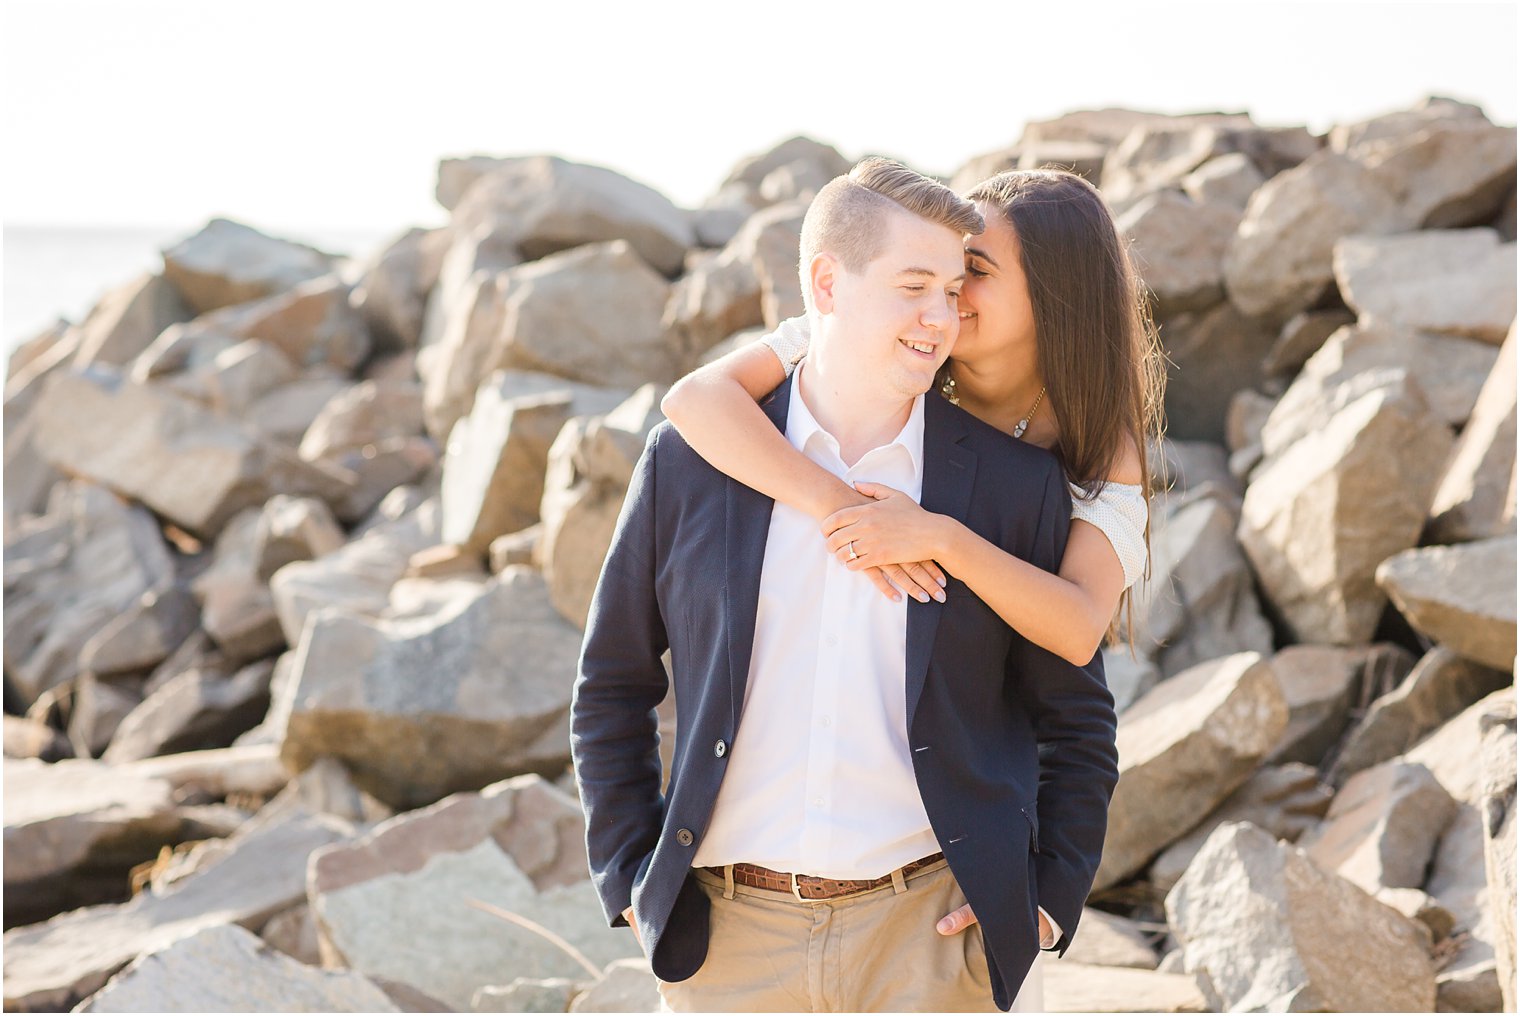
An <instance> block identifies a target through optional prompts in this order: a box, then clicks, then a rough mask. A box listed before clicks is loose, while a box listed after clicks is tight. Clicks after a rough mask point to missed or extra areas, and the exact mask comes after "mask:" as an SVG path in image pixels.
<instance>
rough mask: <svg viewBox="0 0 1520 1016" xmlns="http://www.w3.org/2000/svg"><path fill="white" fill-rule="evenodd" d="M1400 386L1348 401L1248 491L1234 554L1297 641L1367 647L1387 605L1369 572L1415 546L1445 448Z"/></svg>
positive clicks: (1445, 433) (1435, 422)
mask: <svg viewBox="0 0 1520 1016" xmlns="http://www.w3.org/2000/svg"><path fill="white" fill-rule="evenodd" d="M1398 380H1399V381H1400V382H1401V383H1398V384H1389V385H1387V386H1384V387H1380V388H1374V389H1372V390H1370V391H1367V392H1365V393H1364V394H1361V395H1360V396H1357V397H1354V398H1351V399H1349V401H1347V403H1346V404H1345V405H1344V406H1343V407H1342V408H1340V409H1339V410H1338V411H1337V412H1335V413H1334V415H1333V416H1331V417H1330V420H1329V422H1328V423H1327V424H1326V425H1325V427H1324V428H1323V429H1321V430H1320V431H1319V432H1317V433H1315V434H1312V435H1309V436H1307V437H1304V438H1302V439H1301V440H1299V441H1297V442H1295V443H1294V444H1293V445H1291V446H1290V447H1289V448H1287V449H1286V450H1285V451H1283V452H1282V453H1281V454H1279V455H1277V456H1276V457H1275V458H1273V459H1271V460H1269V463H1268V464H1267V465H1266V466H1265V467H1264V468H1262V469H1260V470H1258V471H1257V472H1256V473H1254V474H1253V475H1252V478H1251V483H1250V484H1249V486H1247V488H1246V496H1245V502H1244V505H1243V507H1242V509H1241V519H1240V528H1239V530H1238V535H1239V537H1240V543H1241V546H1242V547H1243V548H1244V550H1245V552H1246V555H1247V557H1249V558H1250V560H1251V563H1252V565H1254V566H1255V569H1256V575H1257V578H1258V579H1259V580H1260V582H1261V585H1262V588H1263V589H1264V590H1265V592H1266V594H1267V597H1268V598H1269V600H1270V601H1271V602H1272V605H1273V606H1274V607H1275V608H1276V609H1277V610H1278V611H1279V612H1280V613H1281V615H1282V616H1283V618H1284V620H1285V622H1286V625H1287V627H1288V629H1289V631H1290V633H1291V635H1292V637H1293V638H1295V639H1297V640H1299V641H1308V642H1322V643H1331V644H1357V643H1362V642H1366V641H1367V640H1368V639H1370V638H1371V636H1372V633H1373V630H1374V629H1375V628H1376V626H1377V622H1378V617H1379V615H1380V614H1381V613H1382V611H1383V607H1384V605H1385V602H1386V600H1385V594H1384V593H1383V591H1382V590H1381V589H1380V588H1379V587H1378V585H1377V584H1376V583H1375V582H1374V572H1375V571H1376V569H1377V567H1378V566H1379V565H1380V564H1381V563H1382V562H1383V561H1384V560H1386V559H1387V558H1388V557H1389V556H1390V555H1392V554H1396V553H1398V552H1399V551H1401V550H1405V549H1408V548H1410V547H1412V546H1414V545H1415V542H1416V541H1417V540H1418V539H1419V535H1420V528H1421V526H1422V525H1423V523H1424V520H1425V511H1426V508H1427V506H1428V505H1429V503H1430V494H1431V490H1432V488H1433V486H1434V480H1435V477H1436V474H1437V472H1438V470H1439V469H1440V463H1441V462H1442V461H1444V460H1445V458H1446V456H1447V454H1448V452H1449V451H1450V448H1451V444H1452V437H1451V432H1450V431H1449V430H1447V429H1446V427H1445V426H1444V425H1443V424H1442V423H1441V421H1440V420H1439V419H1438V418H1437V417H1436V416H1435V415H1434V414H1433V413H1432V412H1431V410H1430V409H1429V408H1428V407H1427V405H1426V404H1425V403H1424V401H1423V399H1422V398H1421V397H1420V394H1419V392H1418V390H1416V389H1414V388H1413V387H1412V386H1411V385H1410V384H1409V382H1408V379H1407V375H1402V376H1400V377H1399V379H1398ZM1270 430H1271V422H1270V421H1269V422H1268V425H1267V432H1270ZM1267 432H1264V433H1263V439H1264V440H1266V438H1267V436H1268V434H1267Z"/></svg>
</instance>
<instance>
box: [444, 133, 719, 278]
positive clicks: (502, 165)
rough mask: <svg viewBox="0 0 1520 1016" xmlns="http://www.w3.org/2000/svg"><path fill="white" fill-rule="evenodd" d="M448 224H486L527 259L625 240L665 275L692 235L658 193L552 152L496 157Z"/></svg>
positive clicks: (679, 259) (681, 215)
mask: <svg viewBox="0 0 1520 1016" xmlns="http://www.w3.org/2000/svg"><path fill="white" fill-rule="evenodd" d="M440 178H441V177H440ZM452 223H453V225H454V227H455V228H456V229H470V228H472V227H474V226H475V225H477V224H479V223H491V224H492V225H493V226H494V228H495V229H497V230H498V231H499V232H501V233H502V235H503V238H504V239H506V240H508V241H510V242H511V243H512V244H513V245H515V246H516V247H517V248H518V249H519V250H520V251H521V252H522V255H523V257H525V258H527V259H529V260H534V259H537V258H542V257H546V256H547V255H550V254H554V253H556V252H558V251H562V250H568V249H569V248H571V247H579V246H582V245H584V244H593V243H602V242H606V241H609V240H626V241H627V242H628V243H629V244H630V245H632V247H633V249H634V250H635V251H637V252H638V255H639V257H641V258H642V259H643V260H644V261H647V262H648V263H649V264H651V265H653V266H654V267H655V268H656V269H658V270H659V271H660V272H663V273H664V274H665V275H667V276H674V275H675V274H676V273H677V272H679V271H680V269H681V262H682V259H683V258H685V256H686V251H687V248H689V247H691V246H692V245H693V244H694V243H695V241H696V237H695V235H694V234H693V232H692V226H691V221H690V220H689V219H688V218H687V216H686V215H685V213H683V212H682V211H681V210H680V209H679V208H677V207H676V206H675V205H673V204H671V202H670V200H669V199H668V198H666V197H665V196H664V195H662V194H660V193H659V192H657V191H655V190H653V189H652V188H649V187H646V186H645V185H643V184H641V183H637V182H635V181H633V180H630V179H628V178H627V177H624V176H620V175H619V174H617V173H614V172H613V171H612V170H610V169H603V168H601V167H600V166H586V165H581V164H579V163H574V162H568V161H566V160H564V159H561V158H558V157H556V156H551V155H534V156H525V157H521V158H510V159H501V160H499V161H498V162H497V163H496V164H495V165H494V166H491V167H490V169H489V170H488V171H487V172H485V173H484V174H482V175H481V176H480V177H479V178H478V179H476V180H475V181H474V182H473V183H471V184H469V185H468V186H467V187H466V188H465V190H464V192H463V195H462V196H461V197H460V199H459V201H458V203H457V204H456V205H455V206H454V207H453V216H452Z"/></svg>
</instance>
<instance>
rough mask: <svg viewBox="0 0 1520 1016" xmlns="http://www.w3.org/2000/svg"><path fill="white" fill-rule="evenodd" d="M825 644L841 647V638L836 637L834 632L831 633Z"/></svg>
mask: <svg viewBox="0 0 1520 1016" xmlns="http://www.w3.org/2000/svg"><path fill="white" fill-rule="evenodd" d="M824 642H826V643H828V644H829V645H830V646H837V645H839V636H838V635H835V634H834V633H833V632H829V634H828V637H827V638H825V639H824Z"/></svg>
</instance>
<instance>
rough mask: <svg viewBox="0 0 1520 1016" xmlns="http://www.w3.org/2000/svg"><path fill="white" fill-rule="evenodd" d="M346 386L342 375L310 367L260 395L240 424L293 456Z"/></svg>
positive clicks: (346, 388) (346, 380) (347, 384)
mask: <svg viewBox="0 0 1520 1016" xmlns="http://www.w3.org/2000/svg"><path fill="white" fill-rule="evenodd" d="M349 385H350V382H349V380H348V378H347V377H346V376H344V375H336V374H331V373H328V372H327V371H325V370H323V369H321V368H316V367H313V368H311V369H310V370H309V371H307V373H306V375H305V376H304V377H301V378H299V379H298V380H295V381H292V382H291V383H290V384H287V385H281V386H280V387H278V388H275V389H274V390H272V391H269V392H265V393H264V394H263V395H262V396H260V397H259V399H258V401H256V402H255V403H254V404H253V405H251V406H249V407H248V411H247V413H246V414H244V420H243V424H244V426H245V427H246V428H247V429H248V430H249V431H250V432H251V433H253V434H257V435H260V436H262V437H264V438H266V439H268V440H269V441H272V442H276V443H278V444H280V445H282V446H284V447H285V448H288V449H289V450H290V451H291V452H292V453H293V452H295V451H296V449H298V448H299V447H300V446H301V439H302V438H303V437H304V436H305V434H306V432H307V431H308V430H310V429H311V425H312V424H313V423H315V422H316V419H317V417H319V416H321V415H322V410H323V409H324V408H325V407H326V406H327V404H328V403H329V402H331V401H332V400H333V398H334V397H335V396H337V395H339V394H341V393H342V392H345V391H347V390H348V388H349ZM340 475H342V474H341V473H340Z"/></svg>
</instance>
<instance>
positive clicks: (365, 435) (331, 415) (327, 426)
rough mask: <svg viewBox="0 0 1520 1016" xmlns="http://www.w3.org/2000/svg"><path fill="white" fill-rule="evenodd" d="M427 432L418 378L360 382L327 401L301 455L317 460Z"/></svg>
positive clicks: (304, 441) (307, 434) (303, 438)
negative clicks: (424, 425)
mask: <svg viewBox="0 0 1520 1016" xmlns="http://www.w3.org/2000/svg"><path fill="white" fill-rule="evenodd" d="M422 433H424V427H423V422H422V386H421V385H419V384H418V383H417V382H416V381H411V380H407V381H400V382H395V381H392V382H381V381H361V382H359V383H358V384H355V385H351V386H350V387H348V388H345V389H343V390H342V391H341V392H339V393H338V394H336V395H334V396H333V397H332V398H331V399H329V400H328V401H327V404H326V405H324V406H323V407H322V409H321V411H319V412H318V413H317V415H316V417H315V418H314V419H313V420H312V421H311V424H310V425H309V426H308V427H307V428H306V431H305V433H304V434H303V435H302V436H301V444H300V454H301V458H303V459H306V460H308V461H315V460H316V459H322V458H333V457H335V456H337V455H339V454H341V453H342V452H345V451H351V450H353V449H359V448H363V447H364V446H365V445H377V444H379V443H380V442H382V441H384V440H385V439H386V438H393V437H402V438H405V437H415V436H417V435H420V434H422Z"/></svg>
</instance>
